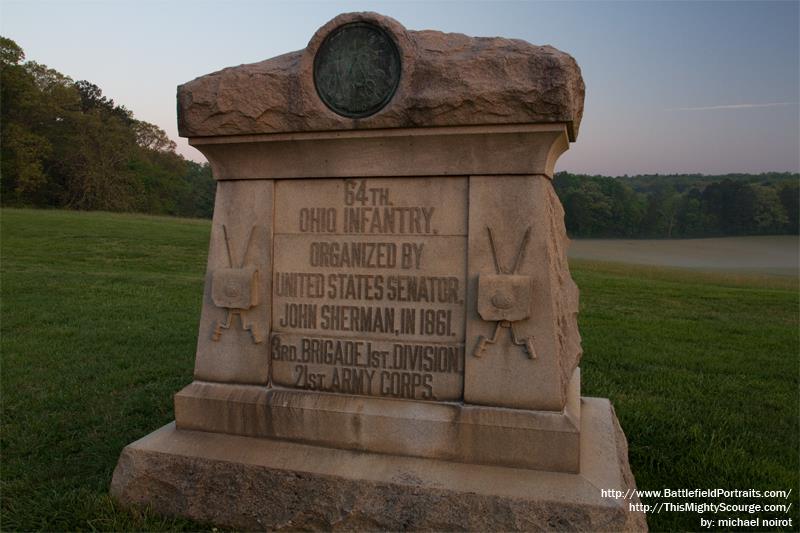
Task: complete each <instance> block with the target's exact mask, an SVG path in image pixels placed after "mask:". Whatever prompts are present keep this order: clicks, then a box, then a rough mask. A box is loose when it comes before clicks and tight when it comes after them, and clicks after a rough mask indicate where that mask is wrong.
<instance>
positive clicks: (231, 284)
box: [211, 224, 265, 344]
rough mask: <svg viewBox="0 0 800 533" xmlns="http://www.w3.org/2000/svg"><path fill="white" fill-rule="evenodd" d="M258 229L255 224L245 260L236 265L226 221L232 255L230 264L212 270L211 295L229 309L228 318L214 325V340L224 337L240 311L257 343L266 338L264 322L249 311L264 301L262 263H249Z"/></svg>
mask: <svg viewBox="0 0 800 533" xmlns="http://www.w3.org/2000/svg"><path fill="white" fill-rule="evenodd" d="M255 231H256V227H255V226H253V227H251V228H250V235H249V236H248V238H247V245H246V246H245V249H244V254H243V256H242V261H241V262H240V263H239V266H238V267H234V266H233V265H234V263H233V257H232V255H231V245H230V241H229V239H228V230H227V228H226V227H225V225H224V224H223V225H222V235H223V236H224V238H225V250H226V251H227V255H228V268H218V269H216V270H215V271H214V273H213V274H212V277H211V299H212V300H213V301H214V305H216V306H217V307H221V308H223V309H227V313H226V315H225V321H224V322H223V321H217V325H216V326H215V327H214V333H213V334H212V336H211V339H212V340H214V341H218V340H219V339H220V337H222V331H223V330H225V329H229V328H230V327H231V322H232V320H233V317H234V315H239V319H240V320H241V323H242V329H245V330H249V331H250V334H251V335H252V336H253V342H255V343H256V344H259V343H261V342H264V336H265V335H264V331H263V329H262V328H263V326H262V325H261V324H260V322H259V321H258V320H254V319H253V318H251V317H250V316H249V313H248V311H249V310H250V309H252V308H254V307H256V306H258V304H259V303H261V302H260V296H259V279H258V278H259V273H258V267H257V266H255V265H247V264H246V263H247V257H248V253H249V252H250V246H251V245H252V241H253V235H254V233H255Z"/></svg>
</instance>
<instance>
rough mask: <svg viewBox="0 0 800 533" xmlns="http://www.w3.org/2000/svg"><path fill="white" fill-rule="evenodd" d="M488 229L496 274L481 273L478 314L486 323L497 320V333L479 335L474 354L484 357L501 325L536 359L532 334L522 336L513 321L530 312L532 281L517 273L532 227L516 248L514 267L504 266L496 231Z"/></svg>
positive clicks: (526, 316) (515, 341) (495, 331)
mask: <svg viewBox="0 0 800 533" xmlns="http://www.w3.org/2000/svg"><path fill="white" fill-rule="evenodd" d="M486 230H487V231H488V232H489V244H490V246H491V248H492V257H493V258H494V267H495V272H496V273H495V274H480V275H479V276H478V314H479V315H480V316H481V318H482V319H483V320H485V321H487V322H496V323H497V324H496V326H495V328H494V335H492V338H491V339H488V338H486V337H484V336H483V335H481V336H480V338H479V339H478V344H477V345H476V346H475V351H474V352H473V355H474V356H475V357H481V356H483V354H484V353H485V352H486V347H487V346H488V345H490V344H494V343H496V342H497V336H498V334H499V332H500V328H508V329H510V330H511V340H512V341H513V342H514V344H515V345H517V346H524V347H525V349H526V350H527V352H528V357H529V358H531V359H536V350H535V349H534V345H533V337H532V336H530V337H525V338H524V339H521V340H520V339H519V337H517V332H516V330H515V329H514V323H515V322H519V321H520V320H525V319H526V318H528V317H529V316H530V313H531V289H532V286H533V280H532V279H531V277H530V276H520V275H519V274H518V272H519V269H520V265H521V264H522V260H523V257H524V256H525V249H526V248H527V246H528V241H530V237H531V227H530V226H528V229H527V231H525V235H524V236H523V237H522V242H521V243H520V245H519V248H518V250H517V256H516V258H515V259H514V263H513V265H512V266H511V268H504V267H503V265H502V263H501V261H500V258H499V257H498V255H497V247H496V246H495V240H494V233H493V232H492V228H491V227H488V226H487V227H486Z"/></svg>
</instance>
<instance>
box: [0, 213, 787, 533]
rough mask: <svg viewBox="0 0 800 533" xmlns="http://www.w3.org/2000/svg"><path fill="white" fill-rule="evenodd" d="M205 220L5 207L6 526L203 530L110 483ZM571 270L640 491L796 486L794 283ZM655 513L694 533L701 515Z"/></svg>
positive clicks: (151, 403)
mask: <svg viewBox="0 0 800 533" xmlns="http://www.w3.org/2000/svg"><path fill="white" fill-rule="evenodd" d="M210 226H211V225H210V223H208V222H206V221H201V220H186V219H176V218H166V217H153V216H145V215H120V214H109V213H75V212H68V211H58V210H21V209H3V210H2V212H0V232H1V233H2V235H3V238H2V240H0V246H1V247H2V248H0V255H2V258H3V260H2V262H0V269H2V270H1V271H0V275H2V279H3V283H2V285H1V286H0V291H2V292H1V293H0V302H2V306H3V307H2V320H0V357H1V358H2V360H0V363H1V365H2V369H3V371H2V373H0V380H1V381H0V384H2V392H3V394H2V420H1V422H2V427H3V431H2V433H0V444H2V452H3V472H2V476H1V477H0V504H1V505H2V507H1V509H2V514H0V529H2V530H4V531H28V530H48V531H53V530H55V531H78V530H84V531H85V530H98V529H99V530H113V531H119V530H132V531H142V530H148V531H152V530H178V529H181V530H197V529H201V528H202V527H203V526H201V525H198V524H193V523H190V522H187V521H183V520H176V519H170V518H165V517H160V516H157V515H154V514H152V513H137V512H129V511H125V510H123V509H120V508H119V507H117V506H116V505H115V504H114V503H113V502H112V500H111V499H110V498H109V496H108V487H109V484H110V482H111V474H112V472H113V469H114V466H115V465H116V462H117V459H118V458H119V454H120V451H121V450H122V448H123V447H124V446H125V445H127V444H128V443H130V442H133V441H134V440H136V439H139V438H141V437H143V436H144V435H146V434H148V433H150V432H151V431H153V430H155V429H157V428H158V427H160V426H162V425H164V424H166V423H168V422H170V421H171V420H173V418H174V414H173V410H172V409H173V404H172V396H173V394H174V393H175V392H176V391H178V390H180V389H181V388H182V387H183V386H185V385H186V384H188V383H190V382H191V381H192V369H193V365H194V363H193V360H194V353H195V347H196V336H197V321H198V318H199V316H200V305H201V300H202V298H201V295H202V292H203V274H204V271H205V262H206V251H207V247H208V238H209V231H210ZM570 263H571V267H572V271H573V276H574V278H575V280H576V282H577V283H578V286H579V287H580V290H581V310H580V311H581V313H580V315H579V323H580V328H581V335H582V337H583V348H584V357H583V360H582V362H581V367H582V380H583V394H584V395H586V396H601V397H607V398H610V399H611V401H612V402H613V405H614V408H615V410H616V412H617V415H618V416H619V418H620V421H621V423H622V427H623V428H624V430H625V433H626V435H627V438H628V443H629V447H630V459H631V466H632V469H633V472H634V474H635V475H636V481H637V484H638V486H639V488H640V489H645V490H647V489H663V488H726V489H748V488H756V489H762V490H763V489H768V488H773V489H787V490H788V489H790V488H795V489H796V488H797V486H798V472H800V464H799V462H800V456H799V455H798V454H797V450H798V440H799V439H800V428H799V427H798V424H799V423H800V413H798V385H799V383H798V374H797V354H798V350H800V342H799V341H798V335H797V331H798V316H797V309H798V304H799V303H800V302H798V292H797V281H796V280H794V279H785V278H780V277H776V278H770V279H768V280H762V279H751V278H747V277H742V278H740V277H732V276H724V275H718V274H714V273H703V274H699V273H692V272H675V271H669V270H663V269H657V268H649V267H634V266H630V265H608V264H593V263H585V262H584V263H576V262H574V261H571V262H570ZM600 488H602V487H600ZM598 490H599V488H598ZM790 502H791V503H793V508H792V512H791V514H790V517H793V518H794V520H795V523H797V520H798V519H799V518H800V515H798V507H800V505H799V503H800V502H798V497H797V490H795V491H794V492H793V495H792V498H791V500H790ZM646 503H656V502H653V501H649V502H646ZM648 519H649V520H650V528H651V529H652V530H654V531H694V530H697V529H698V517H697V515H696V514H694V513H666V512H662V513H661V514H651V515H650V516H649V517H648Z"/></svg>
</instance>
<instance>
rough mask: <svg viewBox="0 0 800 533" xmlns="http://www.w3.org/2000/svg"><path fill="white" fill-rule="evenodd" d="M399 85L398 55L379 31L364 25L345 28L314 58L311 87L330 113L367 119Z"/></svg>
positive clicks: (392, 43)
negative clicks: (312, 86) (313, 87)
mask: <svg viewBox="0 0 800 533" xmlns="http://www.w3.org/2000/svg"><path fill="white" fill-rule="evenodd" d="M399 83H400V53H399V51H398V50H397V45H396V44H395V43H394V40H393V39H392V38H391V37H390V36H389V34H388V33H387V32H386V31H385V30H383V29H382V28H380V27H378V26H375V25H373V24H368V23H366V22H354V23H351V24H345V25H343V26H340V27H339V28H336V29H335V30H333V31H332V32H331V33H330V34H329V35H328V36H327V37H326V38H325V40H324V41H323V42H322V45H321V46H320V47H319V50H317V55H316V57H315V58H314V85H315V86H316V88H317V94H319V97H320V98H321V99H322V101H323V102H325V105H327V106H328V107H329V108H330V109H331V110H333V111H334V112H336V113H338V114H340V115H343V116H345V117H351V118H361V117H368V116H369V115H372V114H374V113H376V112H378V111H379V110H380V109H381V108H383V107H384V106H385V105H386V104H387V103H389V100H391V99H392V96H394V93H395V91H396V90H397V85H398V84H399Z"/></svg>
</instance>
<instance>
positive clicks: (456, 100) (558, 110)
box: [178, 13, 584, 141]
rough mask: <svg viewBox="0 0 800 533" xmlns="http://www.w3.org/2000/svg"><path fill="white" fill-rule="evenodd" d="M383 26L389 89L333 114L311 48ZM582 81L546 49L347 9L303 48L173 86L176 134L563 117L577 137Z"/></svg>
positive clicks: (568, 60)
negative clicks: (366, 105)
mask: <svg viewBox="0 0 800 533" xmlns="http://www.w3.org/2000/svg"><path fill="white" fill-rule="evenodd" d="M358 21H363V22H368V23H372V24H376V25H378V26H380V27H382V28H383V29H384V30H386V31H387V32H388V34H389V35H390V36H391V37H392V38H393V39H394V41H395V44H396V45H397V47H398V49H399V51H400V55H401V61H402V73H401V78H400V83H399V86H398V88H397V92H396V93H395V94H394V97H393V98H392V99H391V101H389V103H388V104H387V105H386V106H385V107H384V108H383V109H381V110H380V111H378V112H377V113H375V114H374V115H371V116H369V117H366V118H347V117H344V116H340V115H338V114H336V113H335V112H333V111H331V110H330V109H329V108H328V107H327V106H326V105H325V104H324V103H323V102H322V100H321V99H320V97H319V96H318V94H317V92H316V90H315V87H314V80H313V72H312V71H313V63H314V56H315V54H316V51H317V49H318V48H319V46H320V45H321V44H322V42H323V40H324V39H325V37H326V36H327V35H328V34H329V33H330V32H331V31H333V30H334V29H336V28H338V27H339V26H341V25H343V24H347V23H350V22H358ZM583 97H584V85H583V78H582V77H581V71H580V68H579V67H578V64H577V63H576V62H575V60H574V59H573V58H572V56H570V55H569V54H566V53H564V52H561V51H559V50H557V49H555V48H553V47H552V46H534V45H532V44H530V43H528V42H526V41H522V40H519V39H503V38H499V37H468V36H466V35H462V34H459V33H441V32H437V31H427V30H426V31H407V30H406V29H405V28H404V27H403V26H402V25H400V23H398V22H397V21H395V20H394V19H391V18H389V17H385V16H383V15H379V14H377V13H347V14H343V15H339V16H338V17H336V18H334V19H333V20H331V21H330V22H328V23H327V24H325V25H324V26H323V27H322V28H320V29H319V30H317V32H316V34H314V36H313V37H312V39H311V41H310V42H309V44H308V46H307V47H306V48H305V49H304V50H299V51H297V52H290V53H288V54H284V55H281V56H278V57H274V58H272V59H268V60H266V61H261V62H260V63H252V64H249V65H240V66H238V67H230V68H226V69H223V70H220V71H218V72H214V73H212V74H207V75H205V76H202V77H200V78H196V79H194V80H192V81H190V82H188V83H185V84H183V85H181V86H179V87H178V131H179V133H180V135H181V136H182V137H207V136H215V135H245V134H258V133H288V132H304V131H329V130H351V129H370V128H402V127H429V126H465V125H485V124H523V123H528V124H529V123H542V122H548V123H552V122H563V123H566V124H567V129H568V132H569V137H570V140H572V141H574V140H575V138H576V137H577V135H578V127H579V125H580V121H581V117H582V115H583Z"/></svg>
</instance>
